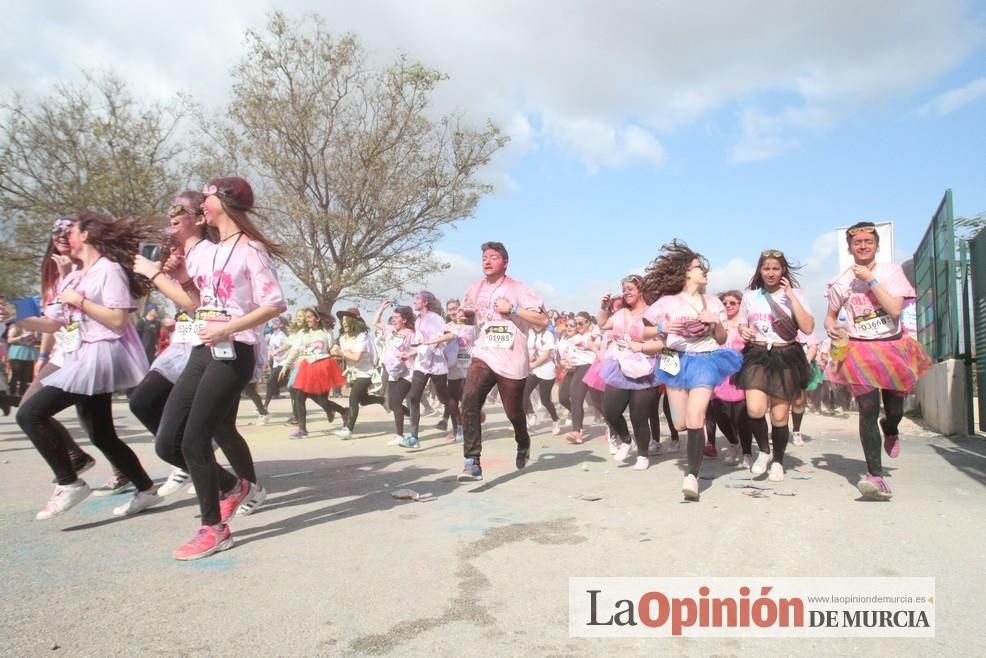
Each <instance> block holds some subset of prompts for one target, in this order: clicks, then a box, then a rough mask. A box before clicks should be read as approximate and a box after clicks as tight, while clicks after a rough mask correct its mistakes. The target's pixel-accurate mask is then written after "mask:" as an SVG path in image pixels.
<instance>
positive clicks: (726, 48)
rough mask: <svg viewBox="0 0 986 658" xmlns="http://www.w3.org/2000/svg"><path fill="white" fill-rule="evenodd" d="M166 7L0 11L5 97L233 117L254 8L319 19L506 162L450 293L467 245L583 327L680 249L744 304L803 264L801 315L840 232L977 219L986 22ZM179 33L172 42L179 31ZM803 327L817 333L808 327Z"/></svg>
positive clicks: (612, 8) (472, 264)
mask: <svg viewBox="0 0 986 658" xmlns="http://www.w3.org/2000/svg"><path fill="white" fill-rule="evenodd" d="M228 7H229V6H228V5H225V4H220V3H216V4H214V5H213V4H209V3H205V4H202V3H192V2H186V1H185V0H179V1H178V2H175V3H173V4H168V5H166V6H165V5H164V4H154V5H151V4H149V3H134V5H133V6H130V5H124V4H123V3H120V2H112V1H109V0H107V1H102V2H101V1H97V0H81V1H80V2H72V3H69V2H53V3H33V4H30V5H26V4H24V3H19V2H13V1H12V0H0V21H2V22H3V24H4V25H6V26H8V30H7V32H8V38H7V39H6V40H5V42H4V43H2V44H0V58H2V59H3V61H5V62H10V63H12V64H11V65H10V66H8V67H5V68H4V70H2V71H0V93H4V94H6V93H9V92H10V91H11V90H14V89H17V90H22V91H26V92H28V93H31V92H43V91H45V89H46V87H47V86H48V85H50V84H52V83H54V82H58V81H65V80H73V79H77V78H78V75H79V70H80V68H90V69H99V68H103V67H104V66H105V65H106V63H107V62H112V63H113V67H114V69H115V70H116V71H117V72H118V73H119V74H121V75H122V76H123V77H124V78H125V79H127V80H128V81H129V82H130V83H131V84H132V85H133V86H134V88H135V89H136V90H137V91H138V93H140V94H141V95H143V96H145V97H147V98H167V97H169V96H170V95H171V94H173V93H174V92H176V91H180V90H181V91H187V92H189V93H192V94H193V95H194V96H195V97H196V99H197V100H198V101H199V102H200V103H202V104H204V105H206V106H212V107H218V106H221V105H222V104H223V103H224V102H225V101H226V99H227V98H228V91H229V78H228V72H229V70H230V68H231V67H232V65H233V64H234V63H235V62H236V61H237V60H238V59H239V57H240V55H241V54H242V49H241V46H240V43H241V37H242V34H243V31H244V30H245V29H246V28H249V27H252V28H261V27H262V26H263V23H264V15H265V13H266V12H267V11H269V10H270V9H271V8H273V7H276V8H279V9H282V10H283V11H285V12H286V13H288V14H289V15H292V16H298V15H300V14H301V12H303V11H306V10H316V11H318V12H319V13H320V14H321V15H323V16H324V17H325V18H326V21H327V23H328V24H329V25H330V27H331V29H332V30H333V31H334V32H344V31H353V32H355V33H356V34H358V35H359V36H360V38H361V40H362V41H363V43H364V45H365V46H366V48H367V51H368V53H369V56H370V60H371V61H372V62H380V63H385V62H389V61H392V60H393V58H394V57H395V56H396V55H397V53H399V52H403V53H405V54H407V55H408V56H409V57H410V58H412V59H417V60H420V61H422V62H424V63H425V64H427V65H430V66H433V67H435V68H438V69H440V70H443V71H445V72H446V73H448V75H449V80H448V81H447V82H445V83H444V84H443V85H442V87H441V89H440V90H439V93H438V94H437V95H436V97H435V102H434V105H433V109H434V111H435V112H436V114H441V113H445V112H449V111H455V112H460V113H462V114H463V115H465V117H466V118H467V119H468V120H472V121H476V122H480V121H483V120H485V119H486V118H491V119H492V120H493V121H495V122H496V123H497V124H498V125H500V126H501V127H502V128H503V129H504V130H505V131H506V132H507V133H508V134H510V135H511V137H512V141H511V144H510V145H509V146H508V147H507V148H506V149H504V151H503V152H502V153H500V154H499V155H498V156H497V158H496V159H495V161H494V162H493V164H492V166H491V167H490V168H489V170H487V171H486V172H484V176H486V177H487V178H488V179H489V180H490V181H491V182H493V183H494V184H495V185H496V187H497V192H496V194H495V195H493V196H490V197H488V198H486V199H484V200H483V201H482V203H481V204H480V206H479V209H478V211H477V213H476V217H475V218H473V219H470V220H467V221H465V222H462V223H461V224H460V225H459V226H458V227H457V228H456V229H455V230H453V231H450V232H449V233H448V234H447V235H446V236H445V238H444V239H443V240H442V241H441V242H440V243H438V244H437V245H436V247H435V248H436V250H437V251H438V252H439V253H440V255H441V256H442V257H443V258H445V259H446V260H447V261H448V262H450V263H451V265H452V267H451V269H450V270H449V271H447V272H445V273H443V274H442V275H440V276H437V277H435V278H434V279H433V280H431V281H428V282H426V283H424V284H423V285H427V286H428V287H429V288H431V289H432V290H434V291H435V292H436V294H438V295H439V296H449V295H452V294H461V292H462V291H463V290H464V289H465V287H466V286H467V285H468V284H469V283H470V282H471V280H473V279H474V278H475V277H476V276H478V267H477V261H478V251H477V250H478V245H479V244H480V243H481V242H483V241H484V240H488V239H499V240H501V241H503V242H505V243H506V244H507V246H508V248H509V249H510V252H511V267H510V271H511V273H512V274H513V275H514V276H516V277H518V278H520V279H522V280H525V281H527V282H528V283H531V284H533V285H535V287H536V288H537V289H538V290H540V291H541V292H542V294H543V295H544V296H545V298H546V300H547V301H548V302H549V304H551V305H554V306H561V307H564V308H568V309H572V310H575V309H578V308H586V309H591V308H595V306H596V301H597V299H598V297H599V295H601V294H602V293H603V292H604V291H606V290H614V289H616V286H617V284H618V281H619V279H620V278H621V277H622V276H623V275H625V274H626V273H628V272H630V271H634V270H640V269H641V268H642V267H643V266H644V265H645V264H646V263H647V262H648V261H649V260H651V259H652V258H653V257H654V256H655V255H656V253H657V250H658V247H659V246H660V244H661V243H663V242H666V241H669V240H670V239H671V238H673V237H679V238H682V239H684V240H686V241H687V242H688V243H689V244H690V245H691V246H693V247H694V248H696V249H698V250H699V251H702V252H703V253H704V254H705V255H706V256H708V258H709V259H710V260H711V261H712V264H713V272H712V275H711V277H710V279H711V287H712V288H713V289H714V290H718V289H724V288H731V287H739V286H742V285H743V284H744V283H745V281H747V280H748V279H749V277H750V275H751V274H752V267H753V264H754V263H755V262H756V258H757V255H758V254H759V252H760V250H762V249H764V248H766V247H771V248H780V249H783V250H784V251H785V252H786V253H787V254H788V255H789V256H790V257H791V258H792V259H793V260H795V261H800V262H803V263H805V264H806V267H805V270H804V273H803V279H804V281H803V285H804V287H805V288H806V291H808V292H809V295H810V300H811V302H812V303H813V304H814V306H815V308H816V311H818V312H821V311H822V310H823V304H822V301H821V295H822V291H823V290H824V281H825V280H826V279H827V278H829V277H831V276H833V275H834V274H836V273H837V272H836V271H835V269H836V265H835V262H836V257H835V249H837V248H840V247H839V246H838V245H837V243H836V241H835V238H834V233H833V231H834V229H835V228H836V227H838V226H845V225H848V224H851V223H853V222H855V221H859V220H873V221H883V220H891V221H894V222H895V224H896V243H897V251H898V254H901V255H903V256H905V257H906V256H908V255H910V254H911V253H913V251H914V248H915V247H916V245H917V243H918V241H919V240H920V238H921V236H922V235H923V232H924V230H925V228H926V226H927V223H928V221H929V219H930V216H931V214H932V212H933V211H934V210H935V207H936V205H937V204H938V202H939V200H940V199H941V196H942V194H943V193H944V190H945V189H946V188H949V187H950V188H952V190H953V194H954V201H955V213H956V215H972V214H975V213H978V212H981V211H983V210H986V186H984V184H983V177H984V172H986V167H984V165H986V130H984V129H983V127H984V125H986V121H984V119H986V5H984V4H983V3H971V2H963V1H959V0H937V1H934V2H932V1H924V0H914V1H912V2H907V3H899V2H889V1H884V0H874V1H873V2H867V3H849V2H836V3H816V4H810V3H790V2H783V1H781V0H763V1H762V2H757V3H748V4H744V3H736V2H718V3H717V2H710V3H696V4H687V3H660V4H658V3H646V2H633V1H631V0H615V1H612V2H565V3H562V2H547V1H546V2H538V3H530V2H520V1H519V0H505V1H502V2H496V3H493V2H474V3H459V2H446V1H440V0H432V1H422V2H416V3H402V2H397V1H396V0H395V1H386V2H384V1H380V2H367V3H360V4H359V5H356V4H355V3H348V2H347V3H344V2H315V1H314V0H290V1H285V2H280V3H276V4H273V5H272V4H270V3H266V2H261V1H258V0H243V1H242V2H240V3H238V5H237V7H238V9H237V11H236V12H235V14H234V13H233V12H231V11H229V9H228ZM190 16H191V17H195V19H194V20H189V17H190ZM816 314H817V313H816Z"/></svg>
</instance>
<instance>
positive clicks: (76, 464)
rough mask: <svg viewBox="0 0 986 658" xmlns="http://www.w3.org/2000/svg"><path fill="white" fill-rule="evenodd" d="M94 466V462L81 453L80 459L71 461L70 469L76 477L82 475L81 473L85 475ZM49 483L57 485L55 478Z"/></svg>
mask: <svg viewBox="0 0 986 658" xmlns="http://www.w3.org/2000/svg"><path fill="white" fill-rule="evenodd" d="M95 465H96V460H95V459H93V458H92V457H90V456H89V455H87V454H86V453H82V458H81V459H79V460H73V461H72V468H73V469H75V474H76V475H82V474H83V473H85V472H86V471H88V470H89V469H90V468H92V467H93V466H95ZM51 483H52V484H58V479H57V478H56V479H52V481H51Z"/></svg>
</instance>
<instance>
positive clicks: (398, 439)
mask: <svg viewBox="0 0 986 658" xmlns="http://www.w3.org/2000/svg"><path fill="white" fill-rule="evenodd" d="M403 438H404V437H403V436H401V435H400V434H395V435H394V438H392V439H391V440H390V441H387V445H389V446H397V445H400V444H401V440H402V439H403Z"/></svg>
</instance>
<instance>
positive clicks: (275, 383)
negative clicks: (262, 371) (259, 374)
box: [264, 366, 284, 409]
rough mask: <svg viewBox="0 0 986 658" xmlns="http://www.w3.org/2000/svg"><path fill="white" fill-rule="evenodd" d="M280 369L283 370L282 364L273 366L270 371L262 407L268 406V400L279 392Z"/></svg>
mask: <svg viewBox="0 0 986 658" xmlns="http://www.w3.org/2000/svg"><path fill="white" fill-rule="evenodd" d="M282 370H284V366H274V368H273V370H271V371H270V377H269V378H268V379H267V391H266V393H265V394H264V409H267V408H268V407H270V401H271V400H273V399H274V397H275V396H278V395H280V394H281V371H282Z"/></svg>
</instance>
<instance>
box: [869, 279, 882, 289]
mask: <svg viewBox="0 0 986 658" xmlns="http://www.w3.org/2000/svg"><path fill="white" fill-rule="evenodd" d="M879 283H880V280H879V279H870V281H869V283H867V284H866V285H867V286H869V287H870V288H876V287H877V285H879Z"/></svg>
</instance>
